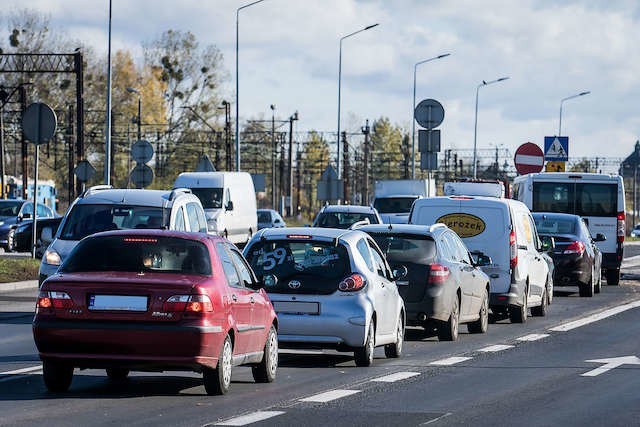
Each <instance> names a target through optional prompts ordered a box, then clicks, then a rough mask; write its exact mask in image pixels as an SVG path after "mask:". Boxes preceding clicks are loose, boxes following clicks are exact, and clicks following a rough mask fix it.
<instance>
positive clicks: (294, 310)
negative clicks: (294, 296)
mask: <svg viewBox="0 0 640 427" xmlns="http://www.w3.org/2000/svg"><path fill="white" fill-rule="evenodd" d="M272 304H273V308H274V309H275V311H276V313H289V314H319V313H320V304H319V303H317V302H300V301H272Z"/></svg>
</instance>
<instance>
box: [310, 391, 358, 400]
mask: <svg viewBox="0 0 640 427" xmlns="http://www.w3.org/2000/svg"><path fill="white" fill-rule="evenodd" d="M360 391H361V390H340V389H337V390H331V391H326V392H324V393H320V394H316V395H314V396H309V397H305V398H304V399H300V402H314V403H327V402H331V401H332V400H336V399H340V398H342V397H347V396H351V395H352V394H356V393H360Z"/></svg>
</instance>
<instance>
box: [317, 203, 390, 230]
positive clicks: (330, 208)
mask: <svg viewBox="0 0 640 427" xmlns="http://www.w3.org/2000/svg"><path fill="white" fill-rule="evenodd" d="M360 221H369V224H382V219H381V218H380V215H379V214H378V211H377V210H376V209H375V208H374V207H372V206H356V205H326V206H323V207H322V209H320V212H318V215H317V216H316V219H315V220H314V221H313V227H322V228H342V229H346V228H349V227H351V226H352V225H353V224H355V223H356V222H360Z"/></svg>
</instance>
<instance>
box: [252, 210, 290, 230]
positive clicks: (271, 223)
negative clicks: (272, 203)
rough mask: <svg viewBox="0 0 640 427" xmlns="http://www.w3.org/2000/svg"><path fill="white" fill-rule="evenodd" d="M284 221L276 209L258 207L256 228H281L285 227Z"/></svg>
mask: <svg viewBox="0 0 640 427" xmlns="http://www.w3.org/2000/svg"><path fill="white" fill-rule="evenodd" d="M286 226H287V223H286V222H285V221H284V219H283V218H282V216H280V214H279V213H278V211H276V210H273V209H258V230H262V229H263V228H282V227H286Z"/></svg>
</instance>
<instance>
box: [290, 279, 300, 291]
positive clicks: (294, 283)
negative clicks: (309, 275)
mask: <svg viewBox="0 0 640 427" xmlns="http://www.w3.org/2000/svg"><path fill="white" fill-rule="evenodd" d="M300 286H302V283H300V281H298V280H292V281H290V282H289V287H290V288H291V289H298V288H299V287H300Z"/></svg>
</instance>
